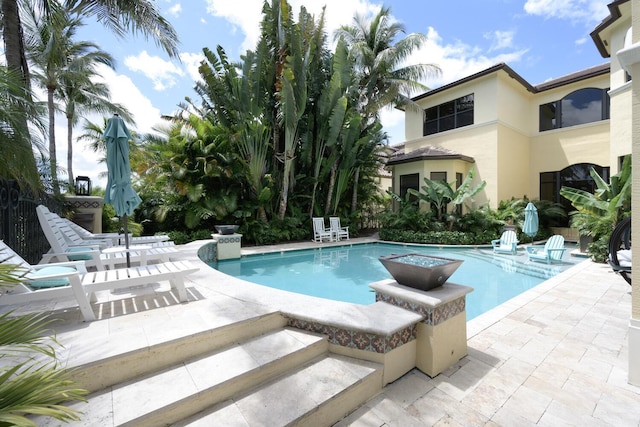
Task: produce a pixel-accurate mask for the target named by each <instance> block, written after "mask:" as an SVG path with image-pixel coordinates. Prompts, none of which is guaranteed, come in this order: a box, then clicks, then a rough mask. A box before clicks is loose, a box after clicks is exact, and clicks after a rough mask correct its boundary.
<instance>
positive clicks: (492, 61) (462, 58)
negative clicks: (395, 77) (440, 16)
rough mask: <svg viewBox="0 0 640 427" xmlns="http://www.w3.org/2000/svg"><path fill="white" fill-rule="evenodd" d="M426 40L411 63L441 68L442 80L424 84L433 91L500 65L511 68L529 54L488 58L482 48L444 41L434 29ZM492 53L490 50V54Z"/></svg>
mask: <svg viewBox="0 0 640 427" xmlns="http://www.w3.org/2000/svg"><path fill="white" fill-rule="evenodd" d="M426 36H427V41H426V43H425V44H424V45H423V47H422V48H421V49H420V50H419V51H416V52H414V53H413V55H412V57H411V58H410V59H409V61H408V63H413V64H418V63H423V64H434V65H438V66H439V67H440V69H441V70H442V73H441V75H440V76H438V77H432V78H429V79H427V81H426V82H424V83H425V84H427V85H428V86H429V87H431V88H436V87H439V86H442V85H444V84H447V83H451V82H453V81H456V80H459V79H461V78H463V77H467V76H469V75H471V74H473V73H476V72H478V71H482V70H484V69H486V68H489V67H491V66H493V65H496V64H498V63H501V62H504V63H508V64H510V65H511V64H513V63H516V62H518V61H521V60H522V59H523V57H524V55H525V53H526V52H527V49H516V50H511V51H507V52H501V53H499V54H495V55H487V54H486V53H485V52H484V51H483V49H482V48H480V47H479V46H472V45H469V44H466V43H463V42H462V41H459V40H455V41H453V42H446V41H444V40H443V39H442V37H440V35H439V34H438V32H437V31H436V29H435V28H433V27H429V29H428V30H427V33H426ZM505 49H506V46H505ZM490 52H491V49H490V50H489V51H488V52H487V53H490Z"/></svg>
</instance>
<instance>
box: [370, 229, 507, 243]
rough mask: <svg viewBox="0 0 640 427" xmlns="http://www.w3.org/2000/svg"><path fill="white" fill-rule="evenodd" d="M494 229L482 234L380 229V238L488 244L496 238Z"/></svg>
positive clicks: (413, 241) (407, 241) (406, 241)
mask: <svg viewBox="0 0 640 427" xmlns="http://www.w3.org/2000/svg"><path fill="white" fill-rule="evenodd" d="M496 238H498V237H496V235H495V233H494V232H493V231H491V232H489V231H487V232H484V233H481V234H477V233H467V232H463V231H426V232H423V231H411V230H401V229H392V228H383V229H381V230H380V239H381V240H387V241H391V242H405V243H423V244H439V245H486V244H489V243H490V242H491V240H492V239H496Z"/></svg>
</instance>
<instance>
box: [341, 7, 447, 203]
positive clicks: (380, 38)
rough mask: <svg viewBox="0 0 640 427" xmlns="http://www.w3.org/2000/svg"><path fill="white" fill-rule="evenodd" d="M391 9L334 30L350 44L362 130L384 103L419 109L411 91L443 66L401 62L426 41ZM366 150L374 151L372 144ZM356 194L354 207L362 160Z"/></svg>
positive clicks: (420, 87)
mask: <svg viewBox="0 0 640 427" xmlns="http://www.w3.org/2000/svg"><path fill="white" fill-rule="evenodd" d="M390 15H391V9H390V8H382V9H380V11H379V12H378V14H377V15H376V16H374V17H373V19H371V20H368V19H366V17H365V16H363V15H360V14H358V15H356V17H355V18H354V25H353V26H343V27H341V28H340V29H338V30H337V31H336V33H335V38H336V39H337V40H339V39H342V40H344V42H345V43H346V45H347V46H348V47H349V51H350V59H351V60H352V61H353V63H354V67H355V73H356V80H357V82H358V90H357V100H356V105H357V107H356V108H357V109H358V112H359V113H360V115H361V117H362V123H361V126H362V131H363V133H366V130H367V129H369V128H370V127H371V126H374V124H375V122H376V121H378V120H379V112H380V110H382V109H383V108H385V107H405V108H413V109H419V108H420V107H419V106H418V105H417V104H416V103H415V102H413V101H412V100H411V98H410V96H411V92H413V91H416V90H423V91H424V90H427V89H428V88H427V87H426V86H425V85H424V84H422V83H420V81H421V80H423V79H425V78H426V77H429V76H432V75H437V74H439V73H440V69H439V67H438V66H437V65H434V64H415V65H406V66H402V64H403V63H404V61H405V60H406V59H407V58H408V57H409V56H410V55H411V54H412V53H413V52H414V50H415V49H419V48H420V47H421V46H422V44H423V43H424V42H425V41H426V37H425V36H424V35H423V34H420V33H413V34H409V35H407V36H406V37H404V38H400V39H399V40H397V41H396V39H398V38H399V37H400V36H401V34H403V33H405V32H406V31H405V27H404V25H402V24H401V23H399V22H392V21H391V19H390ZM364 151H365V152H370V153H371V152H373V153H375V152H376V150H372V149H371V148H370V147H369V148H366V149H365V150H364ZM354 166H355V177H354V195H353V198H352V204H351V209H352V212H353V211H355V209H356V207H357V193H356V192H357V189H358V181H359V175H360V171H359V166H360V165H359V164H358V163H356V164H355V165H354Z"/></svg>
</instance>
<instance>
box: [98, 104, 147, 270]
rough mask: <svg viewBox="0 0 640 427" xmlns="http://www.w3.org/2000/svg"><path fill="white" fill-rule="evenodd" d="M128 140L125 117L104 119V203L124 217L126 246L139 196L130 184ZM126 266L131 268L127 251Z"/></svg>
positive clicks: (129, 136)
mask: <svg viewBox="0 0 640 427" xmlns="http://www.w3.org/2000/svg"><path fill="white" fill-rule="evenodd" d="M129 139H131V134H130V133H129V130H128V129H127V126H126V125H125V124H124V120H122V118H121V117H119V116H118V115H117V114H114V115H113V117H112V118H110V119H109V120H108V121H107V129H106V130H105V131H104V140H105V143H106V146H107V170H108V178H107V188H106V189H105V194H104V202H105V203H110V204H111V205H113V208H114V209H115V211H116V215H118V216H119V217H121V218H122V219H123V220H124V241H125V245H126V247H127V249H128V248H129V232H128V230H127V216H128V215H131V214H132V213H133V211H134V210H135V208H137V207H138V205H139V204H140V203H141V202H142V199H140V197H139V196H138V194H137V193H136V192H135V190H134V189H133V187H132V186H131V164H130V163H129ZM127 267H130V260H129V252H128V251H127Z"/></svg>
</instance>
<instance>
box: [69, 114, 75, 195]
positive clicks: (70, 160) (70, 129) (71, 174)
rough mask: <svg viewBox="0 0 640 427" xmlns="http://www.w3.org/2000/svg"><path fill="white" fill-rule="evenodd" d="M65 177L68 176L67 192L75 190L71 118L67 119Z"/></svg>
mask: <svg viewBox="0 0 640 427" xmlns="http://www.w3.org/2000/svg"><path fill="white" fill-rule="evenodd" d="M67 175H68V176H69V191H72V190H73V189H74V188H75V180H74V176H73V123H72V121H71V117H67Z"/></svg>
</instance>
